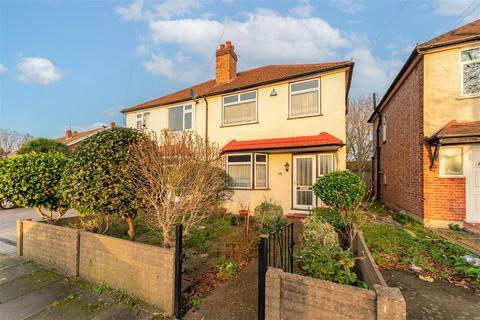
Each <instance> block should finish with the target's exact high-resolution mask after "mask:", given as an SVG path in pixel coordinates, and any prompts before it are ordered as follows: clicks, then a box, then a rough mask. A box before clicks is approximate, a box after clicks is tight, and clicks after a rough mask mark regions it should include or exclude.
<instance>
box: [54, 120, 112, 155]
mask: <svg viewBox="0 0 480 320" xmlns="http://www.w3.org/2000/svg"><path fill="white" fill-rule="evenodd" d="M109 127H110V128H115V122H113V121H112V122H110V125H109ZM105 129H107V127H106V126H102V127H100V128H95V129H91V130H87V131H82V132H77V131H72V130H71V129H67V131H65V136H63V137H61V138H57V139H56V140H57V141H60V142H61V143H64V144H66V145H67V147H68V148H69V149H73V148H75V147H76V146H77V145H78V144H79V143H80V142H82V141H83V140H85V139H87V138H88V137H91V136H93V135H94V134H96V133H97V132H100V131H102V130H105Z"/></svg>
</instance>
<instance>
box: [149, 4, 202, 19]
mask: <svg viewBox="0 0 480 320" xmlns="http://www.w3.org/2000/svg"><path fill="white" fill-rule="evenodd" d="M200 6H201V3H200V1H198V0H166V1H163V2H162V3H160V4H157V5H156V6H155V10H154V12H155V14H156V16H157V17H160V18H163V19H171V18H173V17H176V16H184V15H186V14H187V13H189V12H190V10H192V9H197V8H199V7H200Z"/></svg>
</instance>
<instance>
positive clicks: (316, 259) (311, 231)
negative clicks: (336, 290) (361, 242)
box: [296, 214, 365, 287]
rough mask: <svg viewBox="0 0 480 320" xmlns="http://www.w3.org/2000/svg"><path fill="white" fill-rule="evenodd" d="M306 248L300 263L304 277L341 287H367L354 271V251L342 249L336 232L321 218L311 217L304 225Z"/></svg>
mask: <svg viewBox="0 0 480 320" xmlns="http://www.w3.org/2000/svg"><path fill="white" fill-rule="evenodd" d="M304 224H305V225H304V230H303V240H304V241H303V242H304V247H303V248H302V250H300V252H299V253H298V255H296V260H297V261H298V265H299V267H300V270H301V274H303V275H305V276H309V277H314V278H318V279H323V280H328V281H333V282H337V283H341V284H352V285H358V286H362V287H364V286H365V284H364V283H363V282H362V281H360V280H359V279H357V275H356V274H355V272H354V271H353V267H354V266H355V260H354V259H353V257H352V252H351V251H350V250H344V249H343V248H342V247H341V246H340V242H339V238H338V234H337V232H336V230H335V228H334V227H333V226H332V225H330V224H328V223H326V222H325V220H324V218H323V217H322V216H321V215H320V214H313V215H310V216H309V217H308V218H307V219H305V222H304Z"/></svg>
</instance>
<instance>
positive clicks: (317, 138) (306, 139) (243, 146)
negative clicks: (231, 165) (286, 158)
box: [222, 132, 344, 153]
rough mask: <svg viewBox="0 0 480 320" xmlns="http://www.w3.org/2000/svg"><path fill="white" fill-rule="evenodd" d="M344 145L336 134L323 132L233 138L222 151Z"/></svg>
mask: <svg viewBox="0 0 480 320" xmlns="http://www.w3.org/2000/svg"><path fill="white" fill-rule="evenodd" d="M335 145H337V146H343V145H344V143H343V141H342V140H340V139H338V138H336V137H335V136H333V135H331V134H329V133H327V132H321V133H320V134H318V135H314V136H299V137H287V138H271V139H257V140H244V141H237V140H232V141H230V142H229V143H227V144H226V145H225V146H224V147H223V148H222V152H224V153H225V152H232V151H251V150H265V149H289V148H302V147H319V146H335Z"/></svg>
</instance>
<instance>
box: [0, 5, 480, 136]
mask: <svg viewBox="0 0 480 320" xmlns="http://www.w3.org/2000/svg"><path fill="white" fill-rule="evenodd" d="M478 18H480V0H465V1H462V0H458V1H455V0H450V1H447V0H428V1H427V0H425V1H366V0H365V1H357V0H336V1H335V0H325V1H313V0H311V1H308V0H299V1H239V0H224V1H213V0H203V1H201V0H176V1H175V0H165V1H148V0H144V1H141V0H134V1H67V0H64V1H53V0H52V1H5V0H2V1H0V128H1V129H12V130H17V131H19V132H21V133H30V134H32V135H34V136H45V137H59V136H62V135H63V134H64V131H65V129H67V128H68V127H71V128H72V129H74V130H85V129H89V128H94V127H98V126H100V125H102V124H106V123H108V122H110V121H111V120H115V121H116V122H117V123H119V124H123V123H124V118H123V116H122V115H121V114H120V113H119V110H120V109H121V108H122V107H125V106H131V105H134V104H137V103H139V102H142V101H145V100H148V99H153V98H157V97H159V96H162V95H164V94H167V93H169V92H172V91H174V90H178V89H181V88H184V87H187V86H189V85H192V84H195V83H198V82H200V81H204V80H208V79H211V78H213V77H214V73H215V69H214V68H215V65H214V52H215V48H216V47H217V46H218V44H219V43H220V42H224V41H225V40H231V41H232V43H233V44H234V45H235V49H236V51H237V54H238V55H239V66H238V69H239V70H245V69H249V68H252V67H256V66H260V65H266V64H278V63H316V62H323V61H334V60H344V59H351V58H352V59H353V60H354V61H355V63H356V65H355V73H354V81H353V84H352V95H360V94H371V93H372V92H378V93H380V94H382V93H383V92H384V90H385V89H386V87H387V86H388V84H389V83H390V81H391V80H392V78H393V77H394V76H395V75H396V73H397V72H398V70H399V68H400V67H401V65H402V64H403V62H404V61H405V59H406V58H407V56H408V54H409V53H410V51H411V49H412V48H413V46H414V45H415V44H416V43H420V42H423V41H426V40H428V39H430V38H432V37H434V36H436V35H438V34H441V33H443V32H446V31H448V30H450V29H452V28H453V27H455V26H459V25H461V24H464V23H467V22H470V21H473V20H475V19H478Z"/></svg>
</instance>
